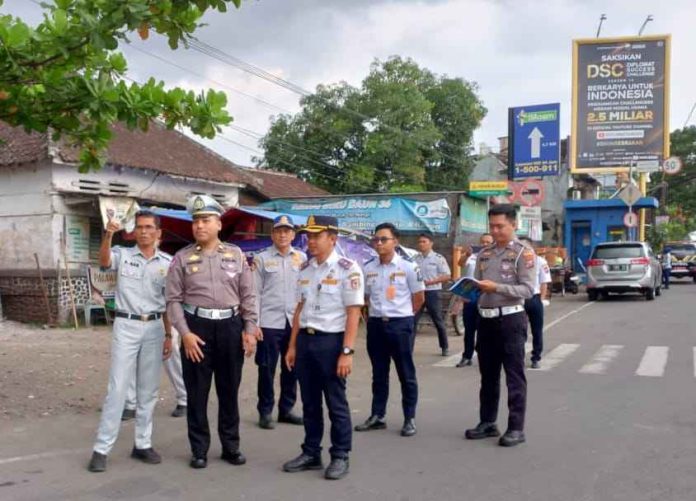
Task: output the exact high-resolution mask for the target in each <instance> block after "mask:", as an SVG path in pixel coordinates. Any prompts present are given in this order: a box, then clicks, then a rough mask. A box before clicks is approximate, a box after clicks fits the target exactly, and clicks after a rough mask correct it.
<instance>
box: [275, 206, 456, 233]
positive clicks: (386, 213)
mask: <svg viewBox="0 0 696 501" xmlns="http://www.w3.org/2000/svg"><path fill="white" fill-rule="evenodd" d="M261 206H262V207H264V208H270V209H271V210H275V211H278V212H287V213H288V214H298V215H301V216H310V215H312V214H314V215H316V214H325V215H327V216H335V217H337V218H338V224H339V225H340V226H341V228H345V229H350V230H356V231H362V232H368V233H371V232H372V230H374V229H375V226H377V225H378V224H380V223H384V222H385V221H389V222H391V223H394V225H396V227H397V228H399V230H401V231H406V232H421V231H429V232H431V233H437V234H444V235H446V234H447V233H448V232H449V226H450V221H451V219H452V213H451V211H450V208H449V206H448V204H447V199H446V198H439V199H437V200H430V201H421V200H412V199H407V198H399V197H391V198H363V197H336V198H322V199H315V200H304V201H292V200H273V201H272V202H266V203H265V204H262V205H261Z"/></svg>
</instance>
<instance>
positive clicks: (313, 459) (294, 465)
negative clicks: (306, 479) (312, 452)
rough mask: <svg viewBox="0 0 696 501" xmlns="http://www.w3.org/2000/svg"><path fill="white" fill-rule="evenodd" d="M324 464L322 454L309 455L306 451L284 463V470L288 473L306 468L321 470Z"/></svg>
mask: <svg viewBox="0 0 696 501" xmlns="http://www.w3.org/2000/svg"><path fill="white" fill-rule="evenodd" d="M323 467H324V464H323V463H322V462H321V456H309V455H307V454H305V453H304V452H303V453H302V454H300V455H299V456H297V457H296V458H295V459H293V460H291V461H288V462H287V463H285V464H284V465H283V471H287V472H288V473H296V472H298V471H305V470H321V469H322V468H323Z"/></svg>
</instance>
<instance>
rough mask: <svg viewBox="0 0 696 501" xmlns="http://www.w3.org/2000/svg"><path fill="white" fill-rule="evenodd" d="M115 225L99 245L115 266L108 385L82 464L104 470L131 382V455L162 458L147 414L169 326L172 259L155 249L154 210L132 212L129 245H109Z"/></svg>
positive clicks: (103, 259) (103, 258)
mask: <svg viewBox="0 0 696 501" xmlns="http://www.w3.org/2000/svg"><path fill="white" fill-rule="evenodd" d="M120 229H121V227H120V225H119V224H118V223H117V222H115V221H109V222H108V224H107V227H106V233H105V235H104V238H103V240H102V243H101V247H100V249H99V263H100V265H101V266H102V267H104V268H111V269H112V270H116V271H117V272H118V278H117V280H116V320H115V321H114V327H113V338H112V342H111V366H110V369H109V388H108V390H107V394H106V398H105V400H104V405H103V406H102V414H101V420H100V422H99V430H98V432H97V439H96V442H95V444H94V452H93V453H92V458H91V460H90V462H89V466H88V467H87V469H88V470H89V471H92V472H103V471H105V470H106V457H107V455H108V454H109V452H110V451H111V448H112V447H113V445H114V442H116V438H117V437H118V431H119V427H120V424H121V415H122V412H123V408H124V404H125V401H126V393H127V391H128V386H129V384H130V382H131V381H137V384H136V393H137V401H138V409H137V418H136V421H135V446H134V447H133V451H132V452H131V457H133V458H135V459H139V460H141V461H143V462H144V463H148V464H157V463H160V462H161V461H162V458H161V457H160V455H159V454H158V453H157V452H156V451H155V450H154V449H153V448H152V413H153V411H154V408H155V404H156V403H157V391H158V389H159V382H160V368H161V364H162V358H163V356H164V358H167V357H169V355H170V353H171V349H172V343H171V333H170V331H169V328H170V326H169V322H167V321H166V316H165V315H164V311H165V303H164V283H165V276H166V274H167V269H168V268H169V265H170V262H171V259H172V258H171V256H169V255H168V254H165V253H164V252H161V251H159V250H157V246H156V242H157V240H158V239H159V238H160V236H161V233H162V232H161V230H160V227H159V217H158V216H157V215H156V214H154V213H152V212H149V211H139V212H138V213H136V215H135V240H136V245H135V247H119V246H116V247H111V241H112V238H113V235H114V233H116V232H117V231H119V230H120ZM163 317H164V321H163ZM136 372H137V374H136Z"/></svg>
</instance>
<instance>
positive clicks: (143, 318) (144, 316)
mask: <svg viewBox="0 0 696 501" xmlns="http://www.w3.org/2000/svg"><path fill="white" fill-rule="evenodd" d="M140 320H141V321H142V322H147V321H148V320H150V315H140Z"/></svg>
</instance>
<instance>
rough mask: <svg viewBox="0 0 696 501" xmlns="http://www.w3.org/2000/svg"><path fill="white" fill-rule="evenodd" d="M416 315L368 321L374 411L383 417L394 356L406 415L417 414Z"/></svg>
mask: <svg viewBox="0 0 696 501" xmlns="http://www.w3.org/2000/svg"><path fill="white" fill-rule="evenodd" d="M413 325H414V324H413V317H404V318H392V319H390V320H389V321H384V320H382V319H381V318H374V317H371V318H370V319H369V320H368V322H367V354H368V355H369V356H370V362H371V363H372V415H373V416H380V417H384V416H385V414H386V413H387V400H388V399H389V366H390V364H391V361H392V360H394V366H395V367H396V373H397V374H398V375H399V381H400V382H401V406H402V408H403V410H404V418H406V419H409V418H414V417H416V403H417V402H418V380H417V379H416V366H415V364H414V363H413V343H414V341H415V339H416V336H415V330H414V328H413Z"/></svg>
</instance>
